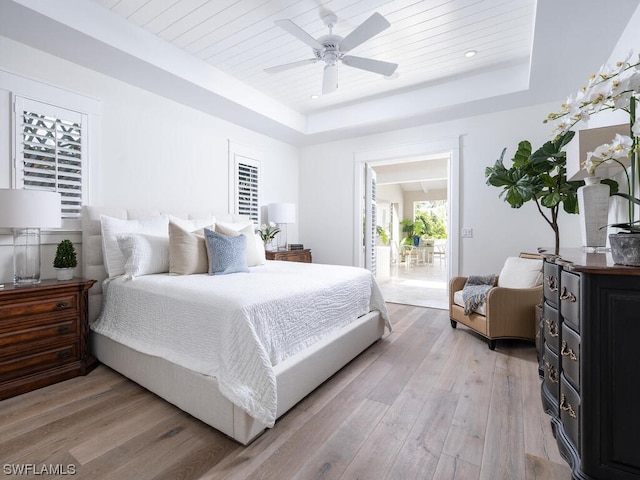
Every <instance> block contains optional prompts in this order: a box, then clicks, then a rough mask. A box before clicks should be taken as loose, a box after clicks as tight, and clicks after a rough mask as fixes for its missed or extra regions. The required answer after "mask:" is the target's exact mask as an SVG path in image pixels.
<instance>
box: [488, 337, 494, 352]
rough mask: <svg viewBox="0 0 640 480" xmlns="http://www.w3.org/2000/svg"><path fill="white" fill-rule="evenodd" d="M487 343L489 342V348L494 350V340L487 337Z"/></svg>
mask: <svg viewBox="0 0 640 480" xmlns="http://www.w3.org/2000/svg"><path fill="white" fill-rule="evenodd" d="M487 343H488V344H489V350H495V349H496V341H495V340H491V339H487Z"/></svg>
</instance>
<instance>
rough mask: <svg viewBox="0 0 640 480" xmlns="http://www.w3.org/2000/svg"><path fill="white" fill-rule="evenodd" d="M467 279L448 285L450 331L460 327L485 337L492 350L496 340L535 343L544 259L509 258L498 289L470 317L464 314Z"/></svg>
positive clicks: (462, 278)
mask: <svg viewBox="0 0 640 480" xmlns="http://www.w3.org/2000/svg"><path fill="white" fill-rule="evenodd" d="M466 281H467V277H454V278H452V279H451V281H450V282H449V316H450V319H451V327H453V328H456V326H457V324H458V323H461V324H463V325H465V326H467V327H469V328H470V329H472V330H474V331H475V332H477V333H479V334H480V335H482V336H483V337H485V338H486V339H487V341H488V344H489V348H490V349H491V350H493V349H495V347H496V340H498V339H504V338H520V339H525V340H531V341H535V337H536V328H535V322H536V320H535V319H536V312H535V307H536V305H538V304H540V303H541V302H542V258H541V257H540V256H539V255H536V254H523V253H521V254H520V256H519V257H509V258H507V260H506V262H505V264H504V267H503V268H502V270H501V272H500V275H499V276H498V279H497V284H496V286H495V287H493V288H491V289H490V290H489V292H488V293H487V298H486V301H485V302H484V303H482V304H480V305H479V306H478V307H477V308H476V309H475V310H474V311H473V312H471V313H470V314H469V315H465V314H464V300H463V297H462V290H463V288H464V285H465V283H466Z"/></svg>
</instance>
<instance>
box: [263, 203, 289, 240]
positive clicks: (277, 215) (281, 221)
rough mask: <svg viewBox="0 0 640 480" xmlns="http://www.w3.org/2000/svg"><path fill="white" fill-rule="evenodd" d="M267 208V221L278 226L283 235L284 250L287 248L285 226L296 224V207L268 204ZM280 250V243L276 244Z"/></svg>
mask: <svg viewBox="0 0 640 480" xmlns="http://www.w3.org/2000/svg"><path fill="white" fill-rule="evenodd" d="M267 208H268V213H269V221H270V222H273V223H275V224H276V225H278V228H279V229H280V231H281V232H282V233H283V237H284V249H286V248H287V224H288V223H295V222H296V206H295V204H293V203H270V204H269V206H268V207H267ZM278 249H280V242H278Z"/></svg>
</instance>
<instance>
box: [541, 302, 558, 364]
mask: <svg viewBox="0 0 640 480" xmlns="http://www.w3.org/2000/svg"><path fill="white" fill-rule="evenodd" d="M559 319H560V316H559V314H558V310H556V309H555V308H553V307H552V306H551V305H549V304H548V303H547V302H545V303H544V305H543V307H542V328H543V330H544V343H545V345H547V346H548V347H549V348H550V349H551V350H552V351H553V352H554V353H555V354H557V353H558V349H559V348H560V321H559Z"/></svg>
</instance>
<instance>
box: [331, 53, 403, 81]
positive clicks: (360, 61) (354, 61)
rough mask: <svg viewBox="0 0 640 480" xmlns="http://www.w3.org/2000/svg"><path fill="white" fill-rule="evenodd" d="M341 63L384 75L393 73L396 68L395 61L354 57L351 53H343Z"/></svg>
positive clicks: (387, 75)
mask: <svg viewBox="0 0 640 480" xmlns="http://www.w3.org/2000/svg"><path fill="white" fill-rule="evenodd" d="M342 63H344V64H345V65H348V66H350V67H355V68H359V69H361V70H368V71H369V72H374V73H379V74H380V75H384V76H385V77H389V76H391V75H393V72H395V71H396V68H398V64H397V63H390V62H383V61H381V60H373V59H372V58H362V57H354V56H353V55H345V56H344V57H342Z"/></svg>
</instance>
